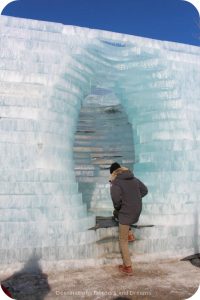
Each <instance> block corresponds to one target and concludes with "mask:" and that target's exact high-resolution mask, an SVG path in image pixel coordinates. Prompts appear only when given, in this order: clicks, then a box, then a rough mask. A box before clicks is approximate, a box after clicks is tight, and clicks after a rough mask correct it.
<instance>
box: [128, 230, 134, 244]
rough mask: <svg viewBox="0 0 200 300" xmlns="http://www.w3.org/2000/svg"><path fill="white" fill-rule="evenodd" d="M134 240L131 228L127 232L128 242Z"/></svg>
mask: <svg viewBox="0 0 200 300" xmlns="http://www.w3.org/2000/svg"><path fill="white" fill-rule="evenodd" d="M134 241H135V236H134V234H133V232H132V231H131V230H129V232H128V242H129V243H131V242H134Z"/></svg>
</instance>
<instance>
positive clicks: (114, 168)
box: [110, 162, 121, 174]
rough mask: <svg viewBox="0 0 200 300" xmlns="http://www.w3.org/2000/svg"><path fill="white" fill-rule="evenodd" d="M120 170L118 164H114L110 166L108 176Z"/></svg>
mask: <svg viewBox="0 0 200 300" xmlns="http://www.w3.org/2000/svg"><path fill="white" fill-rule="evenodd" d="M119 168H121V166H120V164H118V163H117V162H114V163H113V164H112V165H111V166H110V174H112V173H113V172H114V171H115V170H117V169H119Z"/></svg>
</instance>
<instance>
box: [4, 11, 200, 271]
mask: <svg viewBox="0 0 200 300" xmlns="http://www.w3.org/2000/svg"><path fill="white" fill-rule="evenodd" d="M0 27H1V32H0V36H1V38H0V40H1V43H0V57H1V59H0V70H1V71H0V130H1V134H0V160H1V169H0V258H1V259H0V264H1V270H3V266H8V265H10V266H12V270H13V268H14V265H16V268H17V266H18V265H20V264H23V263H24V262H26V261H28V260H29V259H30V257H32V256H33V255H36V256H37V257H39V258H40V260H41V262H42V263H43V264H44V265H45V266H48V264H50V263H54V262H56V263H57V264H58V263H59V262H62V261H65V263H64V265H65V266H66V264H67V263H66V262H69V265H70V266H71V267H75V266H76V265H79V266H80V264H84V262H87V265H88V262H89V261H90V262H91V263H105V262H106V261H108V260H112V259H117V258H119V257H120V256H119V249H118V242H117V239H116V237H117V228H112V229H101V230H98V231H96V232H95V231H91V230H88V228H90V227H92V226H93V225H94V223H95V216H96V214H97V213H98V214H99V213H104V214H105V215H106V214H110V212H111V211H112V203H111V200H110V196H109V184H108V176H109V174H108V166H109V165H110V163H111V162H113V161H119V162H121V163H122V164H123V165H125V166H128V167H129V168H131V169H132V170H133V172H134V173H135V175H136V176H137V177H139V178H140V179H141V180H143V181H144V182H145V183H146V185H147V186H148V188H149V194H148V196H147V197H145V198H144V199H143V212H142V216H141V219H140V221H139V222H140V224H153V225H154V227H152V228H143V229H140V230H136V232H135V234H136V237H137V241H136V242H134V243H133V245H131V247H130V250H131V252H132V254H133V259H139V258H140V257H142V259H144V257H148V259H149V258H150V257H152V258H154V257H175V256H184V255H192V254H195V253H198V252H200V251H199V242H200V235H199V228H200V225H199V214H200V213H199V203H200V200H199V193H200V184H199V183H200V164H199V163H198V158H199V155H200V118H199V112H200V85H199V80H200V49H199V47H195V46H190V45H183V44H178V43H170V42H164V41H158V40H151V39H147V38H141V37H136V36H130V35H125V34H118V33H113V32H106V31H100V30H93V29H87V28H79V27H74V26H66V25H62V24H58V23H49V22H43V21H36V20H28V19H19V18H13V17H6V16H0ZM61 265H62V264H61V263H60V266H61ZM6 268H8V267H6Z"/></svg>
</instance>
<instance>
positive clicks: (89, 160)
mask: <svg viewBox="0 0 200 300" xmlns="http://www.w3.org/2000/svg"><path fill="white" fill-rule="evenodd" d="M115 161H117V162H119V163H120V164H121V165H123V166H126V167H128V168H129V169H130V170H133V163H134V145H133V131H132V126H131V124H130V122H129V121H128V116H127V114H126V112H125V111H124V108H123V106H122V105H121V104H120V101H119V99H118V98H117V97H116V96H115V94H114V93H113V92H112V91H111V90H110V89H104V88H99V87H98V88H97V87H94V86H93V87H92V89H91V94H90V95H88V96H87V97H86V98H85V99H84V101H83V104H82V107H81V110H80V114H79V121H78V125H77V131H76V134H75V143H74V163H75V173H76V179H77V182H78V184H79V192H80V193H82V197H83V202H84V203H86V204H87V209H88V211H89V212H93V213H94V214H96V215H99V214H101V215H107V214H108V215H109V214H111V213H112V201H111V198H110V184H109V175H110V173H109V167H110V165H111V163H113V162H115Z"/></svg>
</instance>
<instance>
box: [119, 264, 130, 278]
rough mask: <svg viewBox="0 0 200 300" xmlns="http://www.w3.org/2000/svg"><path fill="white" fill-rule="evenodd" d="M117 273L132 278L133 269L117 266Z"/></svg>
mask: <svg viewBox="0 0 200 300" xmlns="http://www.w3.org/2000/svg"><path fill="white" fill-rule="evenodd" d="M119 271H120V272H121V273H124V274H126V275H128V276H132V275H133V269H132V267H131V266H125V265H119Z"/></svg>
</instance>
